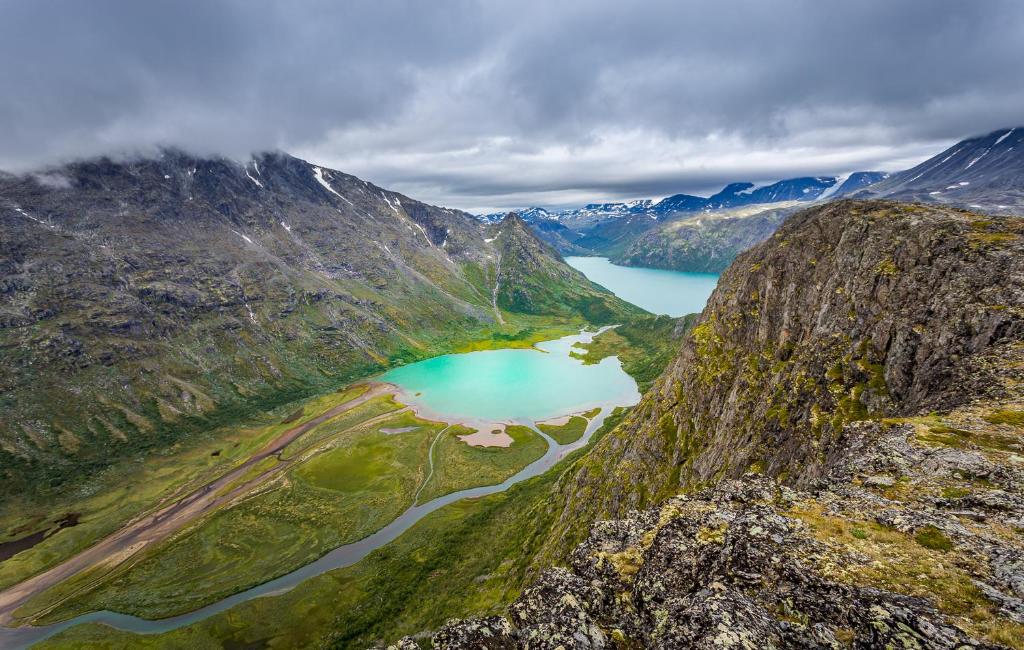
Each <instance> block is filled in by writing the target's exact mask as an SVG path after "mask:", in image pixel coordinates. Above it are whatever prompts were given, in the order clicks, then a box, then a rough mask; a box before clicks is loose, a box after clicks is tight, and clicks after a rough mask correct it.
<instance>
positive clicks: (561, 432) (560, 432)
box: [537, 415, 589, 445]
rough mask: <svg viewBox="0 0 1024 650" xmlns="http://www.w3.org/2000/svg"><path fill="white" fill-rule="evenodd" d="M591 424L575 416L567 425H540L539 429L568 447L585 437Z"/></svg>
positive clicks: (585, 419) (538, 425)
mask: <svg viewBox="0 0 1024 650" xmlns="http://www.w3.org/2000/svg"><path fill="white" fill-rule="evenodd" d="M588 424H589V422H588V421H587V418H584V417H580V416H578V415H574V416H572V417H570V418H569V420H568V421H567V422H566V423H565V424H544V423H538V424H537V428H538V429H540V430H541V431H543V432H544V433H546V434H548V435H549V436H551V437H552V438H554V439H555V442H557V443H558V444H560V445H568V444H569V443H572V442H576V441H577V440H579V439H580V438H582V437H583V434H584V433H585V432H586V430H587V425H588Z"/></svg>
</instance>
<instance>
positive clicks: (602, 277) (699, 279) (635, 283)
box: [565, 257, 718, 316]
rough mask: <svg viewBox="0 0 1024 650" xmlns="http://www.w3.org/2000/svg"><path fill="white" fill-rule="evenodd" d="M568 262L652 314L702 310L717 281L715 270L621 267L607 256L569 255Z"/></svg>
mask: <svg viewBox="0 0 1024 650" xmlns="http://www.w3.org/2000/svg"><path fill="white" fill-rule="evenodd" d="M565 261H566V263H567V264H568V265H569V266H571V267H573V268H574V269H576V270H578V271H580V272H581V273H583V275H585V276H587V278H588V279H589V280H590V281H591V282H596V283H597V284H599V285H601V286H602V287H604V288H605V289H608V290H609V291H611V292H612V293H614V294H615V295H617V296H618V297H620V298H622V299H623V300H626V301H628V302H631V303H633V304H634V305H637V306H638V307H643V308H644V309H646V310H647V311H649V312H651V313H652V314H668V315H669V316H685V315H686V314H695V313H698V312H700V311H703V309H704V305H705V304H706V303H707V301H708V298H709V297H710V296H711V292H712V291H714V290H715V285H717V284H718V274H716V273H690V272H686V271H666V270H663V269H648V268H640V267H633V266H619V265H617V264H612V263H611V262H609V261H608V258H607V257H567V258H565Z"/></svg>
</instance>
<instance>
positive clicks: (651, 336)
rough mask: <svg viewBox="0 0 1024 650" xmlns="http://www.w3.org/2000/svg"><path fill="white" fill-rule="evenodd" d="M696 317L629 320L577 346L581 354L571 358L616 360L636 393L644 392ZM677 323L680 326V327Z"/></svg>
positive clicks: (674, 351) (586, 361)
mask: <svg viewBox="0 0 1024 650" xmlns="http://www.w3.org/2000/svg"><path fill="white" fill-rule="evenodd" d="M696 317H697V314H691V315H689V316H684V317H683V318H682V319H676V318H671V317H669V316H647V317H640V318H635V319H632V320H630V321H629V322H626V323H624V324H622V325H620V326H619V327H616V328H614V329H610V330H608V331H606V332H604V333H602V334H600V335H598V336H596V337H594V340H593V341H592V342H591V343H587V344H581V345H580V346H578V347H582V348H583V350H584V352H582V353H579V352H572V353H571V354H572V355H573V356H574V357H576V358H577V359H581V360H582V361H583V362H584V363H598V362H599V361H601V359H604V358H605V357H610V356H613V355H615V356H618V358H619V360H620V361H621V362H622V368H623V370H625V371H626V372H627V373H629V374H630V376H632V377H633V379H634V380H635V381H636V383H637V386H638V387H639V389H640V392H642V393H643V392H647V389H649V388H650V387H651V386H652V385H653V384H654V380H655V379H657V378H658V375H660V374H661V371H662V370H664V369H665V366H667V365H668V363H669V361H671V360H672V358H673V357H675V355H676V353H677V352H678V351H679V350H678V348H679V344H680V341H681V336H682V334H683V333H685V332H686V331H687V330H688V329H690V328H691V327H692V326H693V323H694V322H695V321H696ZM680 323H681V325H680Z"/></svg>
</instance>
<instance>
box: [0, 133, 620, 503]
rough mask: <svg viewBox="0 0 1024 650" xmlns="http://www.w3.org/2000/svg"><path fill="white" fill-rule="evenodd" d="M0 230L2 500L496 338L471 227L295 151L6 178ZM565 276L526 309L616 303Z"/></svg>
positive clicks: (1, 181)
mask: <svg viewBox="0 0 1024 650" xmlns="http://www.w3.org/2000/svg"><path fill="white" fill-rule="evenodd" d="M0 225H2V230H0V346H2V347H3V349H4V354H3V355H0V376H2V378H3V379H2V394H3V397H2V400H3V402H2V406H3V408H2V409H0V467H2V470H3V475H4V480H3V481H2V482H3V486H4V491H5V492H8V491H10V492H14V491H17V490H21V489H23V488H25V487H26V486H27V485H28V483H27V481H29V480H30V479H29V477H31V487H32V489H44V488H45V486H46V485H47V484H48V483H53V484H55V485H56V484H59V483H61V482H62V481H63V480H65V479H67V478H68V477H70V476H72V475H80V474H81V473H83V472H88V471H93V470H96V469H98V468H102V467H104V466H106V465H108V464H110V463H111V462H114V461H115V460H116V459H118V458H124V457H128V456H132V455H134V454H137V453H139V452H141V451H143V450H148V449H153V448H159V447H163V446H166V445H169V444H173V443H174V442H176V441H178V440H180V439H181V437H182V436H184V435H187V434H188V433H189V432H192V431H197V430H201V429H209V428H211V427H214V426H217V425H218V424H220V423H224V422H228V421H234V420H235V419H237V418H238V417H240V416H242V415H244V414H245V413H249V412H252V411H253V410H254V409H259V410H265V409H268V408H272V407H273V406H275V405H276V404H280V403H283V402H286V401H291V400H293V399H295V398H297V397H299V396H303V395H308V394H311V393H312V392H315V391H321V390H328V389H331V388H332V387H336V386H338V385H339V384H341V383H344V382H345V381H347V380H351V379H352V378H354V377H358V376H365V375H367V374H371V373H373V372H375V371H377V370H379V369H381V368H383V367H386V366H388V365H391V364H393V363H399V362H402V361H405V360H411V359H416V358H422V357H423V356H426V355H429V354H436V353H439V352H444V351H450V350H451V349H452V348H453V347H454V346H456V345H458V344H459V343H460V342H465V341H467V340H469V339H471V338H474V337H478V336H481V335H487V333H488V332H490V331H493V330H494V329H495V328H498V327H500V326H501V325H500V323H499V322H497V321H498V317H499V316H498V315H496V314H495V311H494V309H493V306H492V295H491V294H492V290H493V286H494V282H493V279H494V271H495V268H496V260H497V255H498V251H497V250H496V249H495V247H494V246H492V245H491V244H490V243H488V242H486V241H484V231H483V226H481V225H480V224H479V223H478V222H476V221H475V220H474V219H473V218H472V217H470V216H469V215H467V214H465V213H460V212H458V211H454V210H448V209H445V208H437V207H434V206H429V205H426V204H423V203H420V202H418V201H415V200H413V199H410V198H408V197H406V196H403V195H400V194H397V193H394V192H390V191H387V190H384V189H382V188H379V187H377V186H374V185H372V184H370V183H366V182H364V181H362V180H360V179H357V178H355V177H353V176H349V175H347V174H343V173H340V172H336V171H334V170H328V169H323V168H320V167H317V166H315V165H311V164H309V163H307V162H305V161H302V160H299V159H296V158H292V157H290V156H287V155H284V154H264V155H260V156H257V157H256V158H254V159H253V160H251V161H249V162H248V163H246V164H239V163H236V162H232V161H228V160H222V159H197V158H194V157H192V156H189V155H187V154H184V153H181V152H175V151H167V152H165V153H164V154H163V155H162V156H160V157H159V158H157V159H147V160H136V161H111V160H108V159H100V160H93V161H87V162H81V163H75V164H72V165H68V166H66V167H63V168H59V169H52V170H48V171H46V172H45V173H40V174H32V175H24V176H11V175H5V176H3V177H2V178H0ZM558 265H560V262H559V261H558V260H557V258H555V257H552V258H549V261H548V266H551V267H557V266H558ZM508 268H509V269H512V268H514V267H512V266H509V267H508ZM565 269H566V270H565V273H564V274H562V275H559V274H557V273H553V272H548V274H547V275H546V276H545V280H544V281H541V282H534V283H532V284H531V285H530V287H529V288H527V289H524V290H523V291H522V292H521V293H522V296H521V297H520V300H519V302H520V303H523V302H526V301H528V299H529V298H530V297H531V295H532V292H533V291H540V290H544V291H549V290H550V291H554V292H557V291H561V290H562V289H561V288H559V287H546V286H545V285H544V282H560V281H562V280H563V279H565V280H571V285H572V286H571V291H572V293H573V295H575V296H578V297H579V298H580V299H581V300H582V298H583V296H585V295H587V292H588V291H589V292H592V294H593V295H594V296H600V297H601V299H602V300H604V301H606V302H607V303H608V304H615V305H616V307H615V308H621V307H622V306H623V303H620V302H619V303H616V301H615V299H614V298H611V297H609V296H608V295H607V294H604V293H601V292H600V291H599V290H598V289H597V288H595V287H594V286H593V285H590V284H589V283H587V282H586V280H585V279H584V280H581V279H580V278H578V277H576V276H573V275H571V274H569V270H568V267H565ZM549 271H550V269H549ZM529 273H530V269H526V268H522V269H518V270H517V271H516V274H515V275H513V276H511V277H512V278H513V279H519V278H524V279H526V278H528V277H529ZM567 290H568V289H567ZM541 302H543V303H544V304H548V302H547V301H546V300H545V301H541ZM516 304H518V303H512V302H510V303H508V304H507V305H504V304H503V306H505V308H508V309H512V310H515V309H516ZM539 311H540V310H539V308H538V309H534V310H533V311H532V312H531V313H539ZM568 311H569V310H568V309H563V310H562V311H561V313H562V314H566V313H568ZM576 317H577V318H579V316H578V315H577V316H576Z"/></svg>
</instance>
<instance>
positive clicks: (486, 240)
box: [484, 237, 497, 244]
mask: <svg viewBox="0 0 1024 650" xmlns="http://www.w3.org/2000/svg"><path fill="white" fill-rule="evenodd" d="M495 239H497V237H491V238H490V239H484V241H485V242H487V243H488V244H490V243H491V242H492V241H494V240H495Z"/></svg>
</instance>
